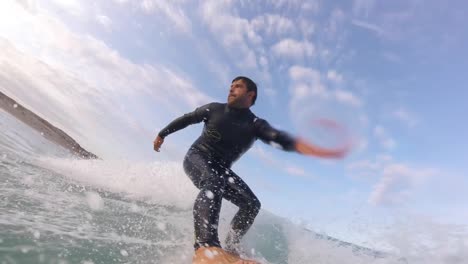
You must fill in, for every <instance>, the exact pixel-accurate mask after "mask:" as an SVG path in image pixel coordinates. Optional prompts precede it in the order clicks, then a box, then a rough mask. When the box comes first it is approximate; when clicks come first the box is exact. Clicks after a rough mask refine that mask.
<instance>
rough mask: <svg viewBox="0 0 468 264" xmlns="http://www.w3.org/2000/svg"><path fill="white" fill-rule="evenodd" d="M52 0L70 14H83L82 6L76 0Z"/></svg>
mask: <svg viewBox="0 0 468 264" xmlns="http://www.w3.org/2000/svg"><path fill="white" fill-rule="evenodd" d="M52 2H53V3H55V4H56V5H57V6H58V7H60V8H62V10H64V11H65V12H67V13H69V14H71V15H74V16H82V15H84V14H85V8H84V6H83V5H82V4H81V3H80V1H78V0H52Z"/></svg>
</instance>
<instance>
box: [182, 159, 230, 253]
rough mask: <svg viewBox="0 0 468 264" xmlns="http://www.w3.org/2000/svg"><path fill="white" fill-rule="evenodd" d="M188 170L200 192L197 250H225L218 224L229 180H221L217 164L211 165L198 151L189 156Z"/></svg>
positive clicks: (195, 212) (195, 210)
mask: <svg viewBox="0 0 468 264" xmlns="http://www.w3.org/2000/svg"><path fill="white" fill-rule="evenodd" d="M184 170H185V172H186V173H187V175H188V176H189V177H190V179H191V180H192V182H193V183H194V184H195V186H196V187H197V188H198V189H199V190H200V192H199V193H198V196H197V198H196V200H195V204H194V206H193V218H194V229H195V244H194V247H195V249H198V248H199V247H221V244H220V242H219V238H218V222H219V213H220V210H221V203H222V197H223V191H224V188H225V180H224V179H223V178H222V177H220V175H219V172H218V171H220V170H219V168H218V166H216V163H214V162H210V163H209V162H208V158H207V157H205V156H204V155H203V154H200V153H197V152H194V153H193V152H192V153H189V154H188V155H187V156H186V158H185V160H184Z"/></svg>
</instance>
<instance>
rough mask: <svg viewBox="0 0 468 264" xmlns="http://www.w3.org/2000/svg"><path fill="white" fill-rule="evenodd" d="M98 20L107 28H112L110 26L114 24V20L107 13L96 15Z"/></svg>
mask: <svg viewBox="0 0 468 264" xmlns="http://www.w3.org/2000/svg"><path fill="white" fill-rule="evenodd" d="M96 20H97V21H98V22H99V23H100V24H101V25H103V26H104V28H106V29H107V30H109V29H110V26H111V24H112V20H111V19H110V18H109V17H107V16H105V15H98V16H97V17H96Z"/></svg>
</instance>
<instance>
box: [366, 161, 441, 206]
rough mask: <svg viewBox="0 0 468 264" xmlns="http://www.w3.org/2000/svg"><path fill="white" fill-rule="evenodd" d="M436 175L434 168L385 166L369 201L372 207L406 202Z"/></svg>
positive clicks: (399, 165) (400, 165)
mask: <svg viewBox="0 0 468 264" xmlns="http://www.w3.org/2000/svg"><path fill="white" fill-rule="evenodd" d="M435 174H436V170H435V169H432V168H415V167H410V166H408V165H405V164H398V163H394V164H390V165H388V166H385V167H384V168H383V171H382V176H381V178H380V180H379V182H377V184H376V185H374V187H373V190H372V192H371V194H370V196H369V200H368V201H369V203H370V204H372V205H393V204H399V203H402V202H405V200H406V199H408V198H409V196H410V195H411V191H412V189H413V188H415V187H417V186H418V185H419V184H421V183H423V182H424V181H425V180H426V179H427V178H428V177H431V176H433V175H435Z"/></svg>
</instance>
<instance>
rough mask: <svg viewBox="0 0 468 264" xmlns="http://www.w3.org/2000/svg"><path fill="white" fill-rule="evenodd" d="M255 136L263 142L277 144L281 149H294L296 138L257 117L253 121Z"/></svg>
mask: <svg viewBox="0 0 468 264" xmlns="http://www.w3.org/2000/svg"><path fill="white" fill-rule="evenodd" d="M255 126H256V133H257V137H258V138H259V139H261V140H262V141H263V142H265V143H267V144H269V143H271V142H274V143H277V144H279V145H280V146H281V147H282V148H283V150H286V151H293V150H295V149H296V147H295V144H296V140H295V139H294V138H293V137H292V136H291V135H289V134H288V133H286V132H284V131H281V130H278V129H276V128H273V127H272V126H271V125H270V124H269V123H268V122H267V121H266V120H264V119H257V120H256V121H255Z"/></svg>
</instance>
